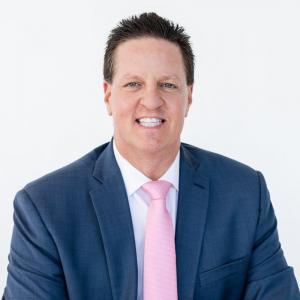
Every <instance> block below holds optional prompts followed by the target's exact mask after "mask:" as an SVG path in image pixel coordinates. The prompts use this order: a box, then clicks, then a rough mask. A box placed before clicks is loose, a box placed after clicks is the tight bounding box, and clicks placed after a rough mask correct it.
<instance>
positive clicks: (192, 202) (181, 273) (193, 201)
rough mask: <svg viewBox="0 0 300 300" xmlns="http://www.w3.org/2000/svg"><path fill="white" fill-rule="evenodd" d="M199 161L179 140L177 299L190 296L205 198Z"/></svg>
mask: <svg viewBox="0 0 300 300" xmlns="http://www.w3.org/2000/svg"><path fill="white" fill-rule="evenodd" d="M198 165H199V161H197V160H196V159H195V157H194V156H193V155H192V153H191V151H190V150H189V149H188V148H187V147H186V146H184V144H181V155H180V177H179V194H178V207H177V219H176V233H175V245H176V264H177V287H178V299H182V300H183V299H184V300H187V299H193V294H194V287H195V281H196V276H197V270H198V265H199V259H200V254H201V248H202V242H203V234H204V229H205V223H206V215H207V210H208V198H209V179H208V178H207V177H206V176H203V175H201V174H200V168H198Z"/></svg>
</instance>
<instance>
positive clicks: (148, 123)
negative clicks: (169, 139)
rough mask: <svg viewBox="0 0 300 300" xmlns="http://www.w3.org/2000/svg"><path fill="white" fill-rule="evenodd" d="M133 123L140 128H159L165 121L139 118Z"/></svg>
mask: <svg viewBox="0 0 300 300" xmlns="http://www.w3.org/2000/svg"><path fill="white" fill-rule="evenodd" d="M135 122H136V123H137V124H139V125H140V126H142V127H146V128H153V127H159V126H161V125H162V124H163V123H165V122H166V120H165V119H162V118H139V119H136V120H135Z"/></svg>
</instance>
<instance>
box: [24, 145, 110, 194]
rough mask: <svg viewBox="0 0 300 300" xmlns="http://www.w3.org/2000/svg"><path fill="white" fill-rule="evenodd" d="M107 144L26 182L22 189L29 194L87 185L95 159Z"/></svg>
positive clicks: (56, 191)
mask: <svg viewBox="0 0 300 300" xmlns="http://www.w3.org/2000/svg"><path fill="white" fill-rule="evenodd" d="M107 145H108V143H105V144H102V145H100V146H99V147H97V148H95V149H93V150H92V151H90V152H88V153H86V154H85V155H83V156H82V157H80V158H78V159H76V160H75V161H73V162H71V163H69V164H67V165H64V166H62V167H61V168H59V169H56V170H53V171H51V172H49V173H47V174H45V175H43V176H41V177H39V178H37V179H35V180H33V181H31V182H29V183H27V184H26V185H25V186H24V188H23V189H24V190H25V191H26V192H27V193H28V194H29V195H30V194H37V193H38V194H41V193H45V194H46V193H49V192H51V194H55V193H61V192H62V191H72V190H79V189H80V188H81V187H83V186H84V187H87V186H88V185H89V183H90V181H91V177H92V176H91V175H92V173H93V170H94V166H95V163H96V160H97V159H98V157H99V155H100V154H101V152H102V151H103V150H104V149H105V148H106V146H107Z"/></svg>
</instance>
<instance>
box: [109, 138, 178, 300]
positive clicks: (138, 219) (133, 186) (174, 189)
mask: <svg viewBox="0 0 300 300" xmlns="http://www.w3.org/2000/svg"><path fill="white" fill-rule="evenodd" d="M113 149H114V154H115V158H116V161H117V164H118V166H119V168H120V170H121V174H122V177H123V180H124V184H125V188H126V192H127V197H128V202H129V207H130V212H131V219H132V224H133V231H134V238H135V246H136V252H137V253H136V255H137V267H138V293H137V294H138V297H137V300H143V278H144V276H143V274H144V234H145V232H144V231H145V225H146V219H147V212H148V206H149V201H150V198H149V195H148V194H147V193H146V192H144V191H143V190H142V189H141V186H142V185H143V184H144V183H146V182H148V181H151V179H150V178H148V177H147V176H145V175H144V174H143V173H142V172H140V171H139V170H138V169H136V168H135V167H134V166H133V165H131V164H130V163H129V162H128V161H127V160H126V159H125V158H124V157H123V156H122V155H121V154H120V152H119V151H118V149H117V146H116V144H115V140H114V139H113ZM179 157H180V151H178V153H177V156H176V158H175V160H174V161H173V163H172V164H171V166H170V167H169V169H168V170H167V171H166V172H165V174H164V175H162V176H161V177H160V178H159V179H160V180H161V179H163V180H166V181H169V182H170V183H172V185H171V187H170V190H169V192H168V194H167V201H166V206H167V210H168V212H169V213H170V216H171V219H172V224H173V228H174V233H175V229H176V213H177V202H178V188H179Z"/></svg>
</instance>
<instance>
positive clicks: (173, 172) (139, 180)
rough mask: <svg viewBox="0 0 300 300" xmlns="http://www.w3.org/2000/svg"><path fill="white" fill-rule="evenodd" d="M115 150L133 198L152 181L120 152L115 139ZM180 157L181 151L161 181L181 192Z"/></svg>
mask: <svg viewBox="0 0 300 300" xmlns="http://www.w3.org/2000/svg"><path fill="white" fill-rule="evenodd" d="M113 150H114V154H115V158H116V161H117V164H118V166H119V168H120V171H121V174H122V177H123V180H124V184H125V187H126V191H127V195H128V196H131V195H132V194H133V193H135V192H136V191H137V190H138V189H139V188H140V187H141V186H142V185H143V184H145V183H146V182H148V181H150V180H151V179H150V178H148V177H147V176H146V175H144V174H143V173H142V172H141V171H139V170H138V169H136V168H135V167H134V166H133V165H131V164H130V163H129V162H128V161H127V160H126V159H125V158H124V157H123V156H122V155H121V153H120V152H119V151H118V148H117V146H116V142H115V139H113ZM179 157H180V150H178V153H177V155H176V158H175V159H174V161H173V162H172V164H171V166H170V167H169V168H168V170H167V171H166V172H165V173H164V174H163V175H162V176H161V177H160V178H159V180H166V181H169V182H170V183H172V185H173V186H174V188H175V189H176V190H177V191H178V190H179Z"/></svg>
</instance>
